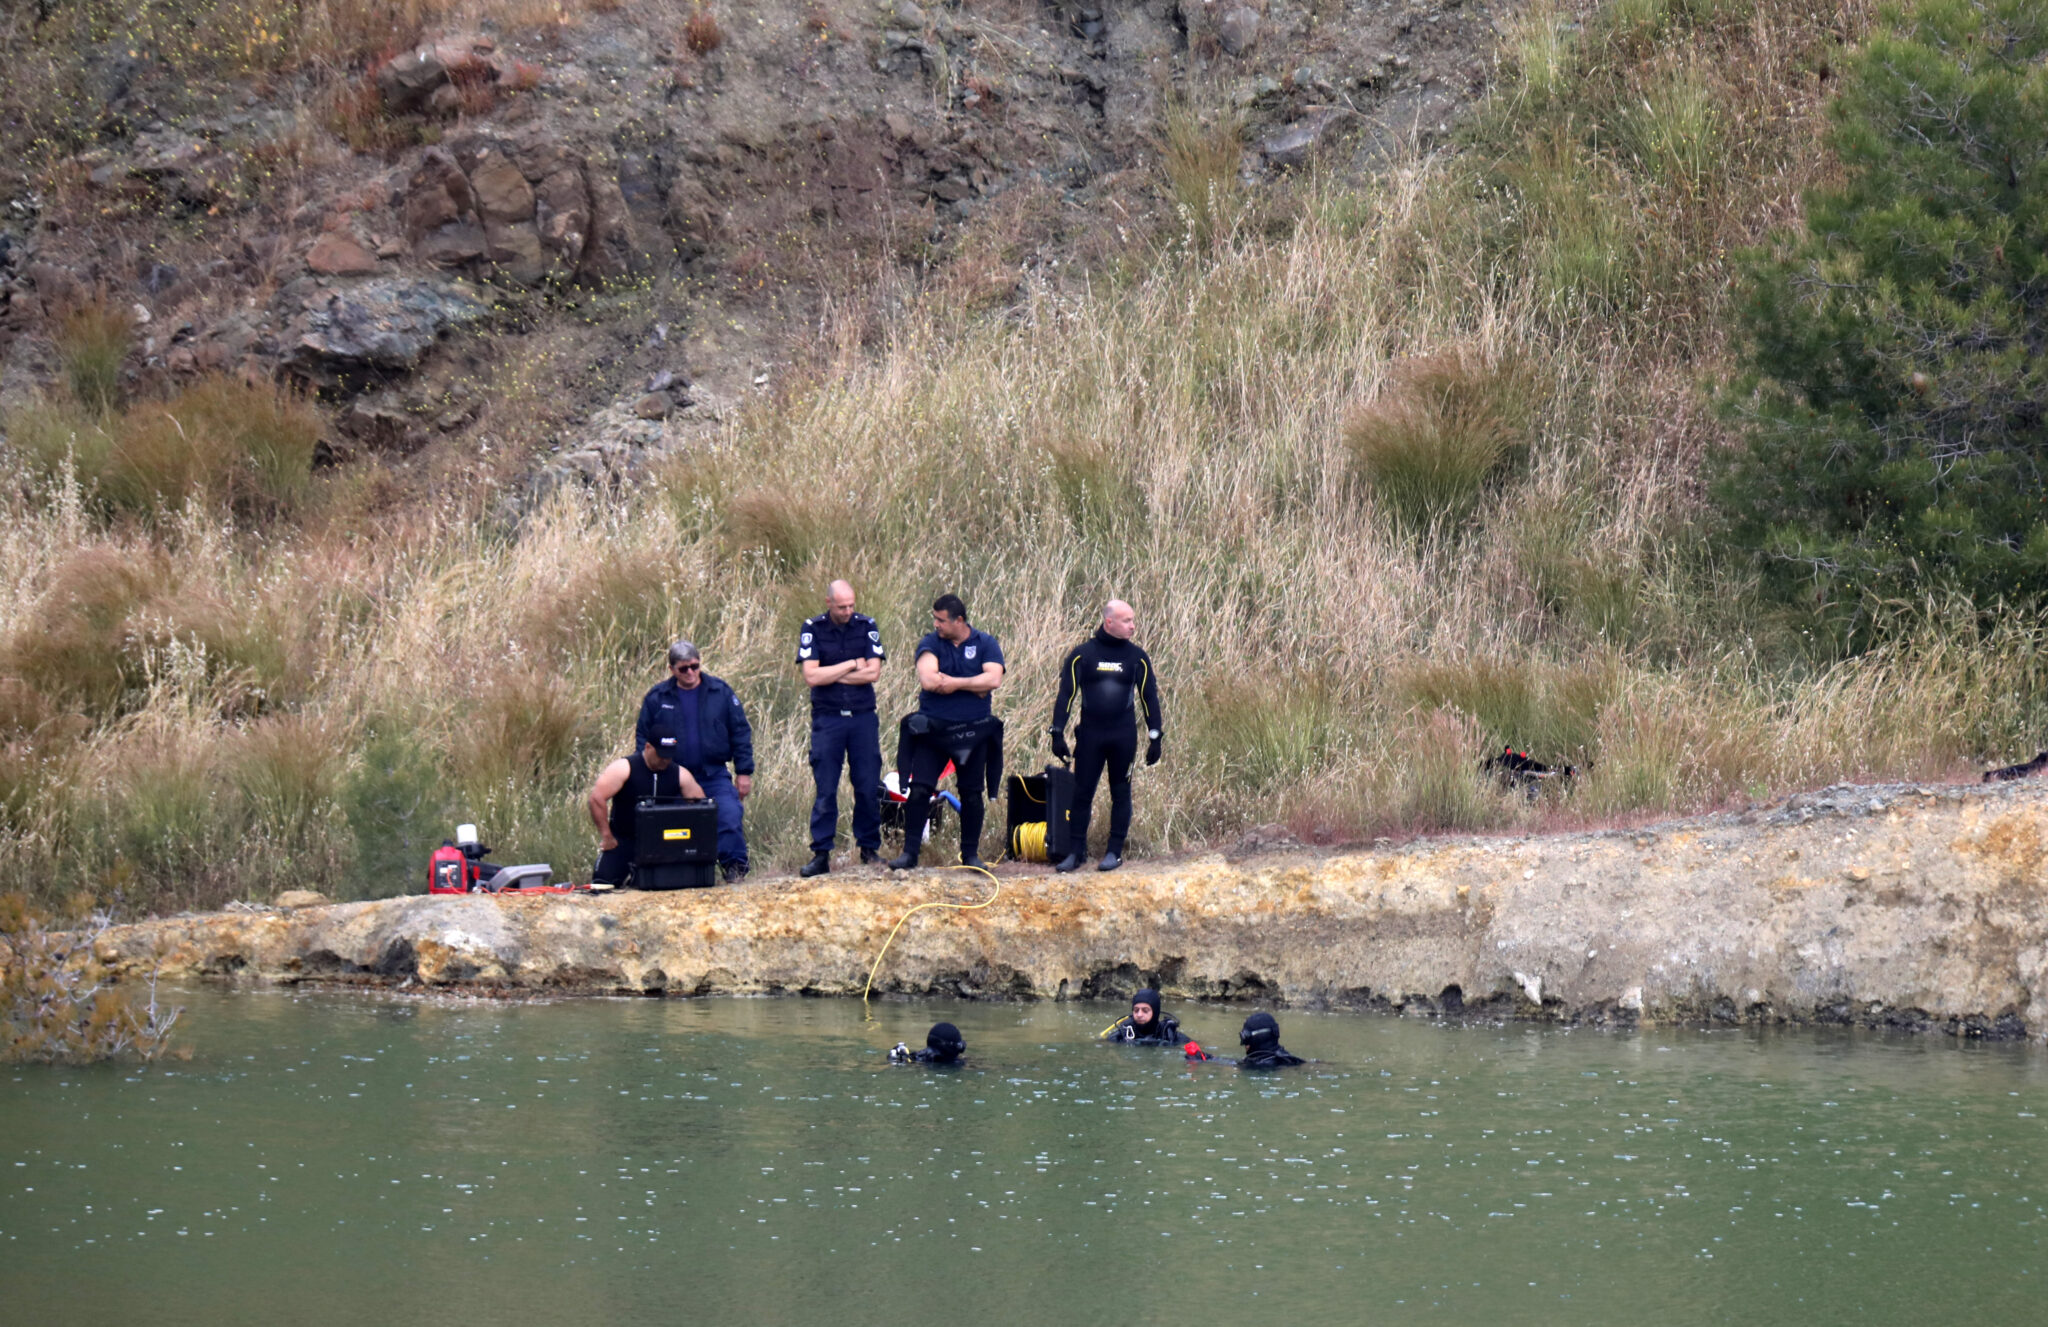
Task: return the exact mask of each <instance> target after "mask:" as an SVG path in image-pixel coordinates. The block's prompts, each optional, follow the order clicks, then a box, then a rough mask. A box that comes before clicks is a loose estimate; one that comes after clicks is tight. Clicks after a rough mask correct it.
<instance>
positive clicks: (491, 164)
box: [469, 148, 533, 222]
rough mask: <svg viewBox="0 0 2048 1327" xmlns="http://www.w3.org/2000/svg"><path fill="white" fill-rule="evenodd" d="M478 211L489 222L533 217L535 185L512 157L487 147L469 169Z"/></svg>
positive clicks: (472, 192)
mask: <svg viewBox="0 0 2048 1327" xmlns="http://www.w3.org/2000/svg"><path fill="white" fill-rule="evenodd" d="M469 188H470V193H471V195H472V196H473V197H474V198H475V200H476V210H477V213H478V215H480V216H482V217H483V219H484V220H485V221H487V222H490V221H502V222H516V221H528V220H531V219H532V217H533V186H532V185H530V184H528V183H527V182H526V176H525V175H523V174H522V173H520V170H519V167H517V166H515V165H513V164H512V159H511V158H510V157H508V156H506V155H505V154H504V153H502V152H494V151H492V150H490V149H489V148H485V149H484V150H483V151H482V152H481V153H479V154H478V157H477V162H476V165H475V166H474V167H472V168H471V169H470V171H469Z"/></svg>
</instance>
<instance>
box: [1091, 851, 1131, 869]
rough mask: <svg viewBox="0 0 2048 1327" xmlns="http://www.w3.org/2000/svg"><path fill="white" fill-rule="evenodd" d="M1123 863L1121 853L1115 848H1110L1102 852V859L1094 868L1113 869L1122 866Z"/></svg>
mask: <svg viewBox="0 0 2048 1327" xmlns="http://www.w3.org/2000/svg"><path fill="white" fill-rule="evenodd" d="M1123 864H1124V855H1123V853H1121V852H1119V851H1117V850H1116V849H1115V848H1111V849H1110V850H1109V851H1108V852H1105V853H1103V854H1102V861H1101V862H1099V863H1098V864H1097V865H1096V867H1095V869H1096V870H1098V871H1114V870H1116V868H1117V867H1119V866H1122V865H1123Z"/></svg>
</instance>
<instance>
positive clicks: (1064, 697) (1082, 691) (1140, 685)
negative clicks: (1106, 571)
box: [1050, 599, 1164, 871]
mask: <svg viewBox="0 0 2048 1327" xmlns="http://www.w3.org/2000/svg"><path fill="white" fill-rule="evenodd" d="M1137 629H1138V615H1137V614H1136V613H1135V612H1133V611H1132V610H1131V606H1130V605H1129V604H1127V603H1125V602H1124V601H1123V600H1121V599H1112V600H1110V601H1109V605H1108V606H1107V607H1106V608H1104V609H1103V610H1102V625H1101V626H1100V627H1098V628H1097V629H1096V632H1095V634H1094V635H1093V636H1090V637H1089V638H1088V639H1087V640H1085V641H1083V642H1082V643H1081V644H1079V645H1077V646H1075V647H1074V649H1073V650H1072V651H1071V652H1070V653H1068V655H1067V657H1066V659H1065V660H1063V661H1062V662H1061V664H1060V691H1059V696H1058V698H1057V699H1056V700H1054V701H1053V703H1052V728H1051V730H1050V731H1051V732H1052V753H1053V755H1054V757H1055V758H1057V759H1060V760H1066V759H1068V756H1069V753H1068V750H1067V714H1068V712H1069V710H1070V709H1071V708H1072V707H1073V704H1074V698H1075V697H1076V696H1079V697H1080V701H1081V719H1080V722H1079V723H1077V724H1076V725H1075V726H1074V747H1073V751H1072V759H1073V761H1074V807H1073V811H1072V812H1071V815H1070V818H1069V820H1068V822H1067V823H1068V830H1067V855H1066V857H1064V858H1063V859H1061V860H1060V861H1059V862H1058V863H1057V864H1056V865H1054V867H1053V870H1055V871H1073V870H1077V869H1079V867H1080V865H1081V858H1082V857H1083V856H1085V855H1086V854H1087V852H1088V816H1089V812H1090V811H1091V810H1092V809H1093V804H1094V801H1095V785H1096V782H1097V781H1098V780H1100V779H1101V778H1102V773H1103V771H1104V770H1105V769H1106V770H1108V771H1109V843H1108V845H1107V850H1106V851H1105V852H1104V853H1103V854H1102V862H1101V864H1100V865H1098V866H1097V867H1096V868H1095V869H1096V870H1098V871H1114V870H1116V868H1117V867H1119V866H1122V865H1123V864H1124V838H1125V836H1126V835H1128V834H1129V833H1130V832H1131V761H1132V760H1133V759H1135V758H1136V757H1137V754H1138V732H1137V727H1136V724H1137V721H1138V717H1139V714H1138V709H1139V706H1143V717H1144V720H1145V733H1146V736H1147V737H1148V738H1149V739H1150V740H1149V741H1148V742H1147V743H1146V746H1145V763H1146V764H1147V765H1156V764H1158V763H1159V742H1160V736H1161V733H1162V731H1163V727H1164V720H1163V719H1162V717H1161V715H1160V712H1159V678H1158V675H1157V674H1156V673H1155V672H1154V671H1153V668H1152V659H1151V656H1149V655H1147V654H1146V653H1145V651H1144V650H1142V649H1140V648H1138V646H1137V645H1136V644H1134V643H1133V642H1132V640H1131V635H1132V633H1134V632H1135V631H1136V630H1137Z"/></svg>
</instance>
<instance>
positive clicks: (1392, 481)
mask: <svg viewBox="0 0 2048 1327" xmlns="http://www.w3.org/2000/svg"><path fill="white" fill-rule="evenodd" d="M1532 391H1533V386H1532V380H1531V377H1530V375H1529V374H1528V373H1526V372H1525V371H1523V370H1522V368H1521V367H1520V366H1519V365H1518V364H1517V363H1516V362H1514V361H1512V360H1505V361H1502V362H1499V363H1495V364H1490V365H1489V364H1486V363H1483V362H1481V361H1480V359H1479V358H1478V356H1477V355H1475V354H1472V353H1470V352H1465V351H1442V352H1439V353H1437V354H1433V355H1426V356H1423V357H1420V358H1417V359H1413V360H1410V361H1408V362H1407V363H1406V364H1404V365H1402V366H1401V367H1400V369H1399V370H1397V371H1396V373H1395V374H1394V376H1393V379H1392V381H1391V382H1390V383H1389V384H1388V385H1387V386H1386V387H1385V388H1384V389H1383V390H1382V391H1381V393H1380V397H1379V399H1378V400H1377V401H1375V402H1374V403H1373V404H1372V405H1370V406H1368V407H1367V408H1365V409H1364V410H1361V411H1359V412H1358V413H1357V414H1355V415H1353V416H1352V418H1351V420H1350V422H1349V424H1348V425H1347V426H1346V428H1345V435H1344V441H1345V445H1346V446H1347V447H1348V448H1349V449H1350V452H1351V456H1352V460H1353V462H1354V463H1355V464H1356V466H1357V468H1358V470H1359V473H1360V474H1361V475H1362V476H1363V477H1364V479H1365V482H1366V484H1367V486H1368V487H1369V488H1370V489H1371V491H1372V495H1373V497H1374V499H1375V500H1376V501H1377V502H1378V503H1379V504H1380V506H1381V507H1382V509H1383V510H1384V511H1385V512H1386V513H1387V514H1388V515H1389V516H1390V517H1391V518H1392V519H1393V520H1394V521H1395V522H1396V523H1397V524H1399V525H1402V526H1404V527H1406V528H1408V529H1410V530H1416V531H1420V530H1426V529H1428V528H1429V527H1430V526H1432V525H1435V524H1438V523H1443V524H1446V525H1456V524H1461V523H1462V522H1463V521H1464V520H1465V519H1466V518H1467V517H1469V516H1470V515H1471V514H1472V511H1473V509H1474V508H1476V507H1477V506H1478V505H1479V501H1480V499H1481V498H1483V497H1484V496H1485V495H1486V493H1487V492H1488V490H1489V489H1490V488H1491V487H1493V486H1494V485H1495V484H1497V483H1498V482H1499V480H1500V479H1501V478H1502V477H1503V476H1504V475H1505V474H1506V473H1508V472H1509V471H1510V470H1511V469H1512V468H1513V467H1514V465H1515V464H1516V463H1517V462H1518V461H1520V460H1521V459H1523V458H1524V457H1525V456H1526V454H1527V452H1528V447H1529V435H1530V426H1531V423H1532V421H1533V419H1534V415H1535V411H1534V403H1533V402H1532V401H1531V399H1530V397H1531V393H1532Z"/></svg>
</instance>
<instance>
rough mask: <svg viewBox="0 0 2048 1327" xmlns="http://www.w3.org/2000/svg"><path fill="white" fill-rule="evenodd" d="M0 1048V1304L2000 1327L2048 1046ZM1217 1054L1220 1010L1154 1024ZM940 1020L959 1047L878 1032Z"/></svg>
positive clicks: (1495, 1030) (694, 1027) (492, 1014)
mask: <svg viewBox="0 0 2048 1327" xmlns="http://www.w3.org/2000/svg"><path fill="white" fill-rule="evenodd" d="M182 998H184V999H185V1000H186V1002H187V1003H188V1004H189V1006H190V1011H189V1012H188V1014H187V1015H186V1018H187V1022H186V1023H185V1024H183V1025H182V1026H181V1028H180V1033H181V1039H182V1041H183V1043H184V1044H185V1045H186V1046H188V1047H190V1048H191V1049H192V1051H193V1054H192V1057H191V1058H190V1059H189V1060H184V1061H177V1062H166V1063H164V1064H161V1065H158V1066H154V1067H151V1068H148V1069H144V1070H136V1069H134V1068H132V1067H130V1068H105V1067H100V1068H93V1069H85V1070H79V1069H43V1068H20V1067H17V1068H11V1069H7V1070H5V1071H0V1303H4V1304H5V1305H6V1306H7V1313H6V1317H7V1320H8V1321H10V1322H18V1323H31V1322H54V1323H114V1322H131V1321H148V1322H152V1323H167V1324H177V1323H219V1322H255V1321H258V1320H260V1319H269V1318H273V1317H277V1316H279V1315H285V1316H288V1317H289V1318H291V1319H295V1320H298V1321H302V1322H310V1323H357V1322H362V1321H364V1320H366V1319H374V1320H378V1321H385V1320H391V1319H409V1318H415V1317H418V1316H421V1315H431V1316H432V1317H433V1318H442V1317H449V1318H454V1317H457V1316H459V1317H461V1318H463V1319H474V1320H477V1321H498V1320H510V1319H511V1318H513V1317H514V1316H515V1315H516V1317H517V1318H518V1319H519V1320H521V1321H526V1322H537V1323H553V1322H561V1323H576V1322H597V1321H603V1320H612V1319H618V1320H632V1321H658V1322H677V1321H682V1320H685V1319H688V1320H692V1321H709V1322H752V1323H791V1324H795V1323H812V1322H820V1321H834V1322H845V1323H850V1324H859V1323H883V1322H888V1323H903V1324H910V1325H912V1327H921V1325H922V1324H941V1323H946V1324H951V1323H956V1322H959V1321H961V1320H962V1319H963V1318H966V1319H972V1320H975V1321H977V1322H979V1323H983V1324H989V1323H1010V1322H1034V1323H1035V1322H1046V1321H1061V1320H1065V1321H1072V1322H1077V1323H1098V1322H1111V1321H1125V1322H1140V1321H1147V1320H1170V1319H1178V1320H1182V1321H1190V1322H1203V1321H1214V1320H1216V1319H1218V1318H1221V1317H1224V1316H1225V1315H1229V1316H1230V1317H1232V1318H1234V1319H1235V1318H1245V1319H1246V1320H1255V1316H1253V1317H1247V1315H1259V1314H1260V1313H1261V1312H1262V1311H1265V1312H1270V1313H1271V1314H1273V1315H1276V1318H1277V1317H1279V1316H1282V1315H1284V1318H1285V1320H1288V1321H1292V1322H1299V1323H1323V1322H1328V1323H1340V1322H1342V1323H1353V1322H1359V1321H1369V1322H1374V1323H1405V1322H1424V1321H1427V1322H1470V1323H1478V1322H1513V1323H1552V1322H1554V1323H1609V1322H1620V1321H1624V1320H1629V1321H1633V1320H1638V1319H1647V1320H1652V1321H1658V1322H1666V1323H1708V1322H1743V1323H1752V1324H1754V1323H1779V1322H1783V1323H1800V1324H1823V1323H1836V1322H1841V1323H1849V1322H1855V1323H1902V1324H1903V1323H1914V1324H1920V1323H1928V1322H1960V1321H1965V1320H1968V1321H1974V1322H1977V1323H2035V1322H2040V1321H2042V1320H2043V1316H2044V1313H2048V1310H2044V1309H2043V1307H2042V1305H2043V1302H2044V1301H2043V1297H2042V1293H2041V1287H2040V1284H2039V1283H2040V1281H2041V1279H2042V1275H2043V1267H2044V1259H2043V1256H2042V1254H2043V1235H2044V1231H2048V1227H2044V1200H2048V1192H2044V1188H2043V1168H2044V1166H2048V1135H2044V1132H2043V1125H2042V1117H2043V1116H2044V1115H2048V1054H2044V1053H2043V1052H2042V1051H2041V1050H2040V1049H2038V1048H2035V1047H2030V1046H2023V1045H1978V1044H1958V1043H1956V1042H1952V1041H1948V1040H1944V1039H1940V1038H1934V1037H1886V1036H1882V1035H1877V1034H1871V1033H1863V1032H1852V1031H1827V1030H1804V1031H1788V1032H1756V1031H1716V1032H1700V1031H1682V1030H1670V1031H1665V1030H1656V1031H1649V1032H1641V1033H1619V1032H1601V1031H1590V1030H1565V1029H1554V1028H1534V1027H1527V1026H1510V1027H1485V1026H1474V1027H1464V1026H1453V1025H1437V1024H1432V1023H1427V1022H1419V1021H1407V1020H1399V1019H1389V1018H1380V1017H1372V1016H1365V1015H1314V1014H1303V1013H1286V1012H1283V1014H1282V1025H1283V1028H1284V1034H1285V1036H1284V1039H1285V1041H1286V1043H1287V1045H1288V1046H1289V1047H1290V1048H1291V1049H1293V1050H1294V1051H1296V1052H1297V1053H1299V1054H1303V1055H1312V1056H1316V1057H1318V1058H1319V1061H1320V1062H1319V1063H1317V1064H1316V1065H1314V1066H1312V1067H1311V1068H1309V1069H1306V1070H1295V1071H1289V1072H1285V1073H1280V1074H1273V1075H1266V1076H1255V1075H1248V1074H1241V1073H1239V1072H1238V1071H1237V1070H1235V1069H1233V1068H1230V1067H1228V1066H1227V1065H1224V1064H1221V1063H1212V1064H1206V1065H1194V1066H1190V1065H1188V1064H1186V1063H1185V1062H1183V1060H1182V1059H1181V1058H1180V1057H1179V1056H1178V1055H1174V1054H1169V1053H1164V1052H1159V1051H1145V1050H1135V1049H1127V1048H1112V1047H1108V1046H1102V1045H1095V1044H1091V1043H1090V1040H1089V1039H1090V1038H1091V1037H1092V1035H1093V1034H1094V1033H1095V1031H1096V1030H1097V1029H1098V1028H1100V1027H1102V1026H1103V1025H1104V1024H1106V1023H1107V1022H1109V1021H1110V1020H1111V1019H1112V1018H1114V1017H1115V1016H1116V1015H1117V1014H1118V1013H1120V1012H1121V1011H1120V1010H1119V1009H1117V1008H1115V1007H1112V1006H1097V1005H1072V1004H1066V1005H1049V1004H1038V1005H951V1004H914V1005H912V1004H901V1003H894V1004H883V1005H877V1006H875V1008H874V1013H875V1017H876V1021H875V1022H872V1023H864V1022H863V1021H862V1016H861V1008H860V1006H859V1005H857V1004H852V1003H848V1002H843V1001H810V1000H795V999H785V1000H710V1001H681V1000H672V1001H659V1000H638V1001H611V1000H575V1001H561V1002H557V1003H543V1004H493V1003H464V1002H455V1001H447V1002H438V1001H412V1000H405V999H398V998H391V997H383V996H353V995H344V994H291V993H283V992H274V991H270V992H251V993H236V994H230V993H221V992H217V991H196V992H188V993H186V994H185V996H184V997H182ZM1180 1012H1181V1013H1182V1015H1183V1017H1184V1019H1185V1021H1186V1022H1187V1024H1188V1025H1189V1027H1190V1029H1191V1030H1192V1031H1193V1032H1194V1033H1195V1034H1196V1035H1198V1036H1201V1037H1202V1038H1203V1039H1204V1041H1205V1042H1209V1043H1211V1044H1212V1045H1219V1046H1222V1047H1228V1046H1229V1045H1230V1043H1232V1042H1234V1040H1235V1029H1236V1026H1237V1024H1238V1022H1239V1021H1240V1019H1241V1018H1242V1017H1243V1013H1244V1011H1243V1010H1224V1009H1206V1008H1199V1007H1197V1008H1190V1009H1184V1010H1181V1011H1180ZM939 1018H946V1019H950V1020H951V1021H953V1022H955V1023H957V1024H958V1025H959V1026H960V1027H961V1029H962V1030H963V1031H964V1033H965V1034H966V1037H967V1040H968V1043H969V1048H970V1049H969V1056H970V1062H969V1064H968V1065H967V1066H966V1067H964V1068H962V1069H959V1070H956V1071H934V1070H928V1069H922V1068H905V1067H894V1068H892V1067H890V1066H888V1065H886V1064H885V1063H884V1062H883V1051H884V1049H885V1048H886V1047H887V1046H888V1045H890V1044H891V1043H893V1042H895V1041H896V1040H898V1039H902V1040H906V1041H909V1042H911V1043H912V1044H913V1045H915V1044H919V1043H921V1042H922V1040H923V1035H924V1030H925V1028H926V1027H927V1026H928V1025H929V1024H930V1023H931V1022H932V1021H934V1020H935V1019H939Z"/></svg>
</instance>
